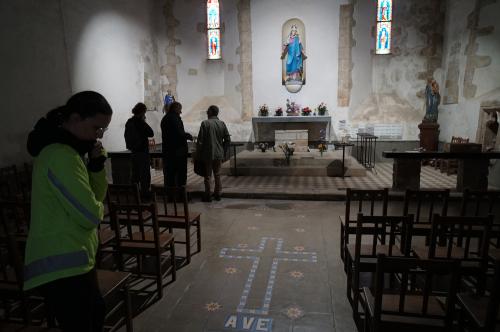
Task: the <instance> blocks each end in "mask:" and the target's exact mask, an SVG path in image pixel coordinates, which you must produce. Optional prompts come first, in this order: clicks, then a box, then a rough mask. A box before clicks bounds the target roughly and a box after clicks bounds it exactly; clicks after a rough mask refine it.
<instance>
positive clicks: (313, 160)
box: [221, 149, 366, 177]
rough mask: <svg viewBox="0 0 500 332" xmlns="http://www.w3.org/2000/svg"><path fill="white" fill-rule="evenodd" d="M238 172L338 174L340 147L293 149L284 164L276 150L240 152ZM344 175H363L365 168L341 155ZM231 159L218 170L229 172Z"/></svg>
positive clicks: (304, 174) (292, 174) (306, 174)
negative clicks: (294, 150) (309, 149)
mask: <svg viewBox="0 0 500 332" xmlns="http://www.w3.org/2000/svg"><path fill="white" fill-rule="evenodd" d="M236 168H237V172H238V175H247V176H331V177H333V176H339V177H340V176H342V150H335V151H325V152H323V155H321V153H320V152H319V151H317V150H315V151H311V152H297V151H296V152H294V154H293V155H292V156H291V158H290V164H289V165H288V164H287V162H286V159H285V156H284V153H283V152H282V151H281V150H279V149H277V150H276V151H273V150H272V149H269V150H267V151H266V152H261V151H259V150H254V151H242V152H240V153H239V154H238V157H237V159H236ZM344 170H345V176H365V175H366V169H365V168H364V167H363V166H361V165H360V164H359V163H358V162H357V161H356V159H354V158H352V157H351V156H348V155H346V156H345V162H344ZM233 171H234V159H231V160H228V161H226V162H225V163H224V164H222V169H221V173H222V174H223V175H231V174H232V172H233Z"/></svg>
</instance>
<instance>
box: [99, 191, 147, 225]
mask: <svg viewBox="0 0 500 332" xmlns="http://www.w3.org/2000/svg"><path fill="white" fill-rule="evenodd" d="M106 202H107V206H108V213H107V214H105V215H104V219H105V220H106V218H107V217H108V216H109V211H111V204H112V203H114V204H115V205H119V206H121V205H141V204H142V200H141V195H140V191H139V186H138V184H137V183H131V184H109V185H108V192H107V196H106ZM127 213H128V215H126V214H127ZM143 213H144V215H143V216H142V219H143V220H149V219H150V218H151V214H149V212H147V211H144V212H143ZM137 214H138V212H137V211H130V210H128V211H122V212H120V211H117V215H118V216H119V217H121V218H127V219H130V220H134V219H135V220H138V219H139V218H138V215H137ZM111 226H113V225H111Z"/></svg>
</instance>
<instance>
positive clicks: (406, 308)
mask: <svg viewBox="0 0 500 332" xmlns="http://www.w3.org/2000/svg"><path fill="white" fill-rule="evenodd" d="M458 264H459V263H458V262H456V261H442V260H441V261H434V260H417V259H414V258H407V257H386V256H385V255H379V256H378V258H377V267H376V274H375V287H374V290H373V292H372V290H370V289H369V288H367V287H364V288H363V297H361V301H362V305H363V307H364V310H365V325H364V331H371V332H379V331H384V332H391V331H397V332H399V331H416V332H417V331H418V332H421V331H426V332H431V331H453V316H454V310H455V295H456V292H457V288H458V282H459V266H458ZM386 274H390V275H394V274H397V275H400V276H401V282H400V287H399V289H395V288H393V287H391V288H390V289H387V288H386V287H385V282H384V281H385V278H386ZM415 274H419V275H423V276H425V283H424V286H423V287H422V288H418V287H411V282H410V280H411V279H415V278H414V277H413V276H414V275H415ZM435 277H441V278H443V277H446V278H449V279H448V280H449V282H447V286H448V287H447V289H445V291H444V292H442V291H439V292H437V291H436V289H435V286H434V284H433V281H434V280H435ZM443 301H444V307H443Z"/></svg>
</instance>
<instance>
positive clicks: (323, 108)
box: [317, 102, 328, 115]
mask: <svg viewBox="0 0 500 332" xmlns="http://www.w3.org/2000/svg"><path fill="white" fill-rule="evenodd" d="M317 109H318V115H325V114H326V112H328V109H327V108H326V104H325V103H324V102H322V103H321V104H319V105H318V108H317Z"/></svg>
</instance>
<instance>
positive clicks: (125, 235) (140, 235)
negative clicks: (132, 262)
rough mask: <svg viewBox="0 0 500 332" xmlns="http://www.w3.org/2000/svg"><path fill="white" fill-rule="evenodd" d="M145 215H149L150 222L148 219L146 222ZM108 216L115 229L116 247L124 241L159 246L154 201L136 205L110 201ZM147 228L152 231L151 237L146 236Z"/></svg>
mask: <svg viewBox="0 0 500 332" xmlns="http://www.w3.org/2000/svg"><path fill="white" fill-rule="evenodd" d="M145 215H148V217H149V216H151V217H150V218H149V219H150V220H151V223H149V219H148V224H146V218H145V217H144V216H145ZM110 216H111V223H112V225H114V229H115V236H116V243H117V247H118V249H119V248H120V247H121V245H122V244H123V242H124V241H127V243H130V242H137V243H153V244H155V247H156V248H159V247H160V242H159V241H160V231H159V228H158V219H157V216H156V205H155V204H154V203H151V204H141V205H137V204H116V203H113V202H111V207H110ZM132 216H134V217H132ZM122 226H125V227H122ZM149 229H152V231H153V238H152V239H151V237H147V236H146V233H147V232H149Z"/></svg>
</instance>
